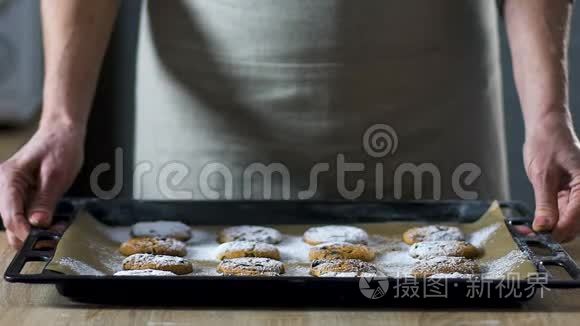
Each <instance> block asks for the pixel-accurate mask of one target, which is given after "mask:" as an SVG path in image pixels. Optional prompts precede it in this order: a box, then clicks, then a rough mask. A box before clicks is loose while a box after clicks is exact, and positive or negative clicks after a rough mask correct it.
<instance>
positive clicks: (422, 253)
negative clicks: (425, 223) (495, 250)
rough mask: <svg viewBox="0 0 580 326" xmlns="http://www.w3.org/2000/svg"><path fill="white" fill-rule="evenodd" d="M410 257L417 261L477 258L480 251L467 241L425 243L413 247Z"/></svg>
mask: <svg viewBox="0 0 580 326" xmlns="http://www.w3.org/2000/svg"><path fill="white" fill-rule="evenodd" d="M409 255H411V257H413V258H415V259H429V258H433V257H465V258H477V257H478V256H479V250H478V249H477V248H476V247H475V246H473V245H471V244H470V243H467V242H465V241H457V240H448V241H423V242H417V243H414V244H413V245H411V247H410V248H409Z"/></svg>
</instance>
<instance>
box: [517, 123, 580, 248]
mask: <svg viewBox="0 0 580 326" xmlns="http://www.w3.org/2000/svg"><path fill="white" fill-rule="evenodd" d="M526 134H527V135H526V143H525V145H524V163H525V168H526V172H527V174H528V178H529V179H530V182H531V183H532V186H533V188H534V194H535V201H536V211H535V215H534V224H533V229H534V231H536V232H550V231H551V232H552V235H553V237H554V239H555V240H557V241H560V242H568V241H571V240H573V239H574V238H575V237H576V234H578V233H579V232H580V142H579V141H578V138H577V137H576V134H575V133H574V129H573V127H572V124H571V122H570V119H569V117H567V116H566V117H547V118H545V119H542V121H541V123H539V124H537V125H535V126H533V127H531V128H528V130H527V132H526Z"/></svg>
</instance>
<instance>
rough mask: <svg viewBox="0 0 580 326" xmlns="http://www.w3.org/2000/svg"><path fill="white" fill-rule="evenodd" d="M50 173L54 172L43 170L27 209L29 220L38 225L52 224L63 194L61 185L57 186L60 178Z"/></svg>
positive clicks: (46, 225)
mask: <svg viewBox="0 0 580 326" xmlns="http://www.w3.org/2000/svg"><path fill="white" fill-rule="evenodd" d="M42 174H45V175H44V176H43V175H42ZM49 175H53V174H52V173H42V172H41V176H40V180H39V186H38V188H37V189H36V192H35V193H34V194H33V197H32V201H31V202H30V206H29V207H28V210H27V213H28V221H29V222H30V224H31V225H33V226H36V227H43V228H46V227H49V226H50V225H51V224H52V215H53V213H54V209H55V207H56V205H57V203H58V200H59V198H60V196H61V191H60V187H58V186H57V185H58V184H59V183H60V180H58V179H55V178H51V177H48V176H49Z"/></svg>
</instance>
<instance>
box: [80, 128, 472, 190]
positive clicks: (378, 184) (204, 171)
mask: <svg viewBox="0 0 580 326" xmlns="http://www.w3.org/2000/svg"><path fill="white" fill-rule="evenodd" d="M362 148H363V150H364V152H365V153H366V154H367V155H368V156H369V157H371V158H372V159H375V160H376V161H379V162H378V163H372V164H371V163H361V162H349V161H348V160H347V156H346V155H345V154H344V153H337V154H336V157H335V160H334V162H318V163H316V164H313V166H312V167H311V168H310V170H309V176H308V181H309V184H308V187H306V189H304V190H299V191H297V192H296V191H295V190H294V191H295V192H296V197H297V199H301V200H307V199H312V198H314V197H315V196H316V194H317V192H318V189H319V186H320V184H319V182H320V177H321V176H322V175H323V174H324V173H330V172H332V173H331V174H330V175H333V176H334V175H335V176H336V180H335V182H336V190H337V192H338V193H339V194H340V196H342V197H343V198H344V199H348V200H354V199H358V198H360V197H361V196H362V195H363V193H364V192H365V190H366V187H367V186H368V182H369V181H368V180H365V179H364V178H358V179H356V180H355V181H356V182H354V186H352V185H351V187H350V188H349V187H348V186H347V183H348V182H347V180H349V179H348V177H352V176H353V174H354V173H361V174H363V175H366V176H368V175H369V174H370V173H371V172H372V173H373V174H374V180H373V185H372V186H373V187H372V189H373V190H374V191H375V193H374V197H375V198H376V199H379V200H380V199H384V198H386V197H387V196H386V195H385V189H386V188H387V187H385V180H387V177H390V181H391V182H390V185H392V187H389V189H390V190H392V194H391V197H392V198H394V199H401V198H403V195H404V187H405V186H407V187H411V189H412V192H413V196H414V198H415V199H424V198H425V197H426V195H425V194H426V193H429V194H431V195H432V197H431V198H430V199H440V198H441V196H442V189H443V180H442V173H441V170H440V169H439V167H438V166H437V165H436V164H434V163H431V162H423V163H419V164H417V163H410V162H406V163H401V164H398V165H397V166H395V167H389V168H388V169H387V168H386V167H385V164H384V163H383V162H380V160H381V159H387V156H389V155H394V154H395V153H396V151H397V149H398V148H399V137H398V134H397V132H396V130H395V129H394V128H392V127H391V126H389V125H386V124H376V125H373V126H371V127H369V128H368V129H367V130H366V131H365V132H364V134H363V136H362ZM123 159H124V154H123V150H122V149H121V148H117V149H116V151H115V162H114V166H111V164H109V163H101V164H99V165H97V166H96V167H95V168H94V169H93V171H92V173H91V176H90V186H91V189H92V191H93V193H94V194H95V196H97V197H99V198H102V199H111V198H114V197H116V196H117V195H118V194H119V193H120V192H121V190H122V188H123V180H124V168H123ZM330 163H333V166H334V168H335V170H334V171H331V164H330ZM446 168H447V169H448V168H449V167H446ZM235 171H238V172H235ZM389 172H390V173H389ZM104 173H113V174H114V176H115V182H114V185H113V186H112V187H111V188H110V189H103V188H102V187H101V185H100V183H99V178H100V177H101V176H102V175H103V174H104ZM150 174H154V179H155V185H154V186H155V187H156V190H157V192H158V193H160V194H162V195H163V196H164V197H166V198H167V199H190V200H191V199H194V197H195V196H194V193H195V191H194V190H198V191H197V193H199V194H201V196H202V197H203V198H204V199H233V198H234V189H235V188H236V187H237V189H239V190H240V191H239V192H240V194H241V197H242V198H243V199H252V198H255V197H256V196H261V197H262V198H263V199H272V197H273V193H274V192H275V191H276V192H277V193H279V194H280V195H281V198H282V199H291V197H292V192H293V189H292V186H291V185H292V184H293V183H292V174H291V169H290V168H288V166H287V165H285V164H283V163H280V162H275V163H269V164H265V163H263V162H254V163H251V164H248V165H247V166H245V168H244V169H243V170H242V171H241V173H240V172H239V169H234V168H232V167H230V166H228V163H227V162H209V163H207V164H205V165H204V166H203V167H202V168H201V169H196V170H193V169H192V168H191V166H190V165H189V164H187V163H185V162H179V161H169V162H165V163H164V164H162V165H161V166H158V167H156V166H155V165H154V164H153V163H152V162H148V161H144V162H139V163H137V164H136V165H135V167H134V169H133V185H134V189H135V190H137V191H135V193H136V195H137V196H139V193H140V192H142V189H144V187H145V184H144V179H145V177H149V178H151V177H152V176H151V175H150ZM481 174H482V171H481V168H480V167H479V166H477V165H476V164H474V163H469V162H466V163H462V164H459V165H458V166H457V167H455V168H454V169H453V172H452V174H451V178H450V179H451V180H449V182H450V185H451V189H452V190H453V192H454V194H455V195H456V196H457V197H458V198H462V199H477V198H478V193H477V192H475V191H473V190H469V189H466V187H469V186H471V185H473V184H474V183H475V182H476V180H477V179H478V178H479V177H480V176H481ZM216 179H217V180H221V187H216V186H215V180H216ZM367 179H368V178H367ZM188 180H195V181H194V182H193V183H194V184H191V185H190V187H184V183H187V181H188ZM212 180H214V182H213V183H212ZM255 180H258V181H260V180H261V181H262V182H261V187H259V189H256V184H257V183H254V181H255ZM405 180H410V182H405ZM425 180H428V182H426V181H425ZM147 185H148V186H150V185H151V183H147ZM391 188H392V189H391ZM426 188H429V189H426ZM257 191H258V192H260V191H261V193H258V194H256V192H257Z"/></svg>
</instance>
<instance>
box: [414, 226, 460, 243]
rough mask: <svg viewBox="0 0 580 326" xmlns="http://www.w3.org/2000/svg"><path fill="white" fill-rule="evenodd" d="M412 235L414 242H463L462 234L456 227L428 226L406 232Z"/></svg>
mask: <svg viewBox="0 0 580 326" xmlns="http://www.w3.org/2000/svg"><path fill="white" fill-rule="evenodd" d="M407 232H408V233H409V234H412V235H411V236H410V238H412V239H413V240H414V242H420V241H446V240H463V239H464V236H463V232H461V230H460V229H459V228H457V227H454V226H446V225H428V226H423V227H418V228H414V229H411V230H409V231H407Z"/></svg>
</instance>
